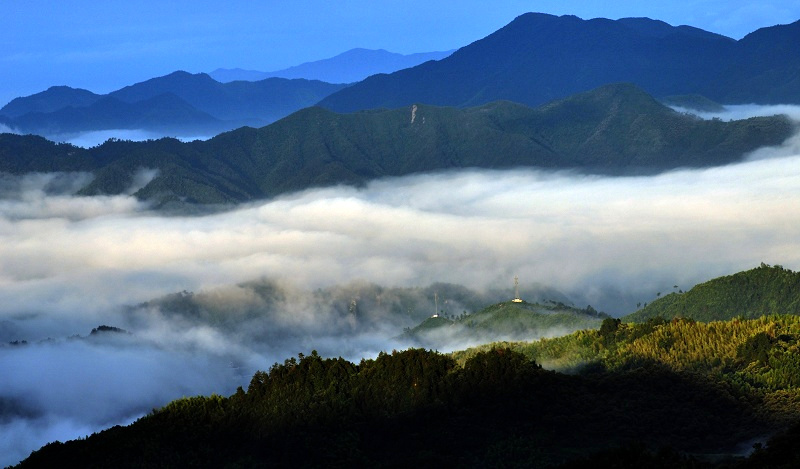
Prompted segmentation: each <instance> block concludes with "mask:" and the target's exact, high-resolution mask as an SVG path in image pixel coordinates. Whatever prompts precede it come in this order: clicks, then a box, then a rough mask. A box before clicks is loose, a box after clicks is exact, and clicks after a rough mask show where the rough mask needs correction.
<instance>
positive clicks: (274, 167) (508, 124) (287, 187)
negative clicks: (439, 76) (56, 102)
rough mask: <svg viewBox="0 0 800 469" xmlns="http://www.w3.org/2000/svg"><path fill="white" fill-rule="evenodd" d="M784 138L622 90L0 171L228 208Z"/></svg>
mask: <svg viewBox="0 0 800 469" xmlns="http://www.w3.org/2000/svg"><path fill="white" fill-rule="evenodd" d="M793 131H794V126H793V124H792V123H791V122H790V121H789V120H788V118H786V117H783V116H774V117H763V118H751V119H747V120H743V121H732V122H725V121H720V120H711V121H706V120H702V119H699V118H697V117H694V116H691V115H687V114H682V113H678V112H676V111H673V110H672V109H670V108H668V107H666V106H664V105H662V104H660V103H659V102H658V101H656V100H655V99H654V98H653V97H651V96H649V95H648V94H646V93H645V92H643V91H642V90H641V89H639V88H637V87H635V86H634V85H630V84H614V85H606V86H603V87H600V88H597V89H595V90H592V91H588V92H584V93H580V94H577V95H575V96H572V97H569V98H566V99H563V100H559V101H555V102H552V103H550V104H547V105H544V106H540V107H538V108H530V107H527V106H523V105H521V104H515V103H511V102H507V101H500V102H494V103H489V104H486V105H483V106H480V107H475V108H467V109H458V108H444V107H434V106H428V105H422V104H420V105H412V106H409V107H405V108H401V109H394V110H378V111H365V112H358V113H352V114H337V113H334V112H332V111H329V110H326V109H323V108H320V107H312V108H307V109H304V110H302V111H299V112H296V113H294V114H292V115H291V116H289V117H287V118H285V119H281V120H280V121H278V122H275V123H274V124H271V125H269V126H266V127H262V128H260V129H253V128H241V129H238V130H235V131H231V132H227V133H223V134H221V135H218V136H217V137H215V138H212V139H210V140H208V141H194V142H189V143H181V142H179V141H177V140H174V139H161V140H154V141H147V142H129V141H109V142H106V143H105V144H103V145H101V146H98V147H94V148H90V149H82V148H76V147H73V146H71V145H56V144H54V143H51V142H48V141H46V140H44V139H42V138H39V137H33V136H19V135H11V134H0V171H4V172H9V173H16V174H20V173H25V172H30V171H91V172H93V173H94V175H95V179H94V180H93V181H92V182H91V183H90V184H89V185H88V186H86V187H84V188H83V189H82V190H81V193H82V194H86V195H92V194H119V193H125V191H126V190H128V189H129V188H130V186H131V183H132V181H133V178H134V175H135V174H137V173H138V172H139V171H140V170H141V169H142V168H148V169H159V170H160V171H159V174H158V176H157V177H156V178H155V179H153V180H152V181H150V183H149V184H147V185H146V186H144V187H143V188H141V189H140V190H139V191H138V192H136V196H137V197H139V198H142V199H148V200H153V201H155V202H156V203H157V204H159V205H161V206H163V205H164V204H167V205H169V203H170V202H177V201H186V202H189V203H236V202H241V201H247V200H253V199H258V198H266V197H272V196H275V195H277V194H281V193H285V192H289V191H295V190H301V189H306V188H309V187H319V186H325V185H332V184H342V183H344V184H361V183H365V182H367V181H369V180H371V179H374V178H379V177H386V176H401V175H407V174H413V173H421V172H425V171H433V170H443V169H453V168H472V167H474V168H515V167H539V168H575V169H579V170H582V171H589V172H598V173H608V174H621V173H641V172H646V173H654V172H658V171H662V170H666V169H671V168H677V167H684V166H685V167H703V166H713V165H719V164H726V163H730V162H735V161H738V160H739V159H740V158H741V156H742V155H743V154H745V153H746V152H749V151H752V150H754V149H756V148H759V147H762V146H765V145H777V144H780V143H782V142H783V141H784V140H785V139H786V138H788V137H789V136H790V135H791V134H792V133H793Z"/></svg>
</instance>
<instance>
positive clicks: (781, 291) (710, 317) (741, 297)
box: [622, 264, 800, 322]
mask: <svg viewBox="0 0 800 469" xmlns="http://www.w3.org/2000/svg"><path fill="white" fill-rule="evenodd" d="M768 314H795V315H800V273H799V272H793V271H791V270H789V269H785V268H783V267H781V266H779V265H776V266H769V265H766V264H761V266H760V267H757V268H755V269H751V270H747V271H744V272H739V273H736V274H733V275H727V276H724V277H719V278H715V279H713V280H709V281H708V282H704V283H701V284H699V285H696V286H695V287H694V288H692V289H691V290H689V291H687V292H685V293H670V294H669V295H665V296H663V297H661V298H659V299H657V300H655V301H653V302H652V303H650V304H648V305H646V306H645V307H644V308H642V309H640V310H638V311H636V312H634V313H632V314H629V315H628V316H625V317H624V318H622V319H623V320H624V321H631V322H644V321H646V320H648V319H652V318H656V317H662V318H666V319H671V318H675V317H684V318H692V319H696V320H698V321H720V320H727V319H733V318H736V317H741V318H755V317H760V316H764V315H768Z"/></svg>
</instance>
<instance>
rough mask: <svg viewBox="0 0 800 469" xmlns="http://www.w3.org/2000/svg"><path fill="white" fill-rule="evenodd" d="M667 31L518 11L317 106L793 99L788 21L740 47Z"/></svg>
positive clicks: (650, 23)
mask: <svg viewBox="0 0 800 469" xmlns="http://www.w3.org/2000/svg"><path fill="white" fill-rule="evenodd" d="M665 25H666V23H663V22H659V21H657V20H650V19H642V18H639V19H622V20H608V19H603V18H595V19H590V20H582V19H580V18H578V17H575V16H569V15H565V16H561V17H557V16H553V15H547V14H542V13H526V14H524V15H520V16H519V17H517V18H515V19H514V20H513V21H512V22H510V23H509V24H507V25H506V26H504V27H503V28H500V29H499V30H497V31H495V32H494V33H492V34H490V35H488V36H486V37H485V38H483V39H480V40H478V41H475V42H473V43H471V44H469V45H467V46H464V47H462V48H460V49H458V50H457V51H456V52H454V53H453V54H452V55H450V56H448V57H446V58H444V59H442V60H440V61H438V62H429V63H425V64H421V65H418V66H417V67H414V68H410V69H406V70H401V71H398V72H395V73H393V74H389V75H377V76H373V77H369V78H367V79H366V80H364V81H362V82H359V83H356V84H354V85H352V86H350V87H348V88H346V89H343V90H340V91H338V92H336V93H333V94H331V95H329V96H327V97H326V98H324V99H323V100H322V101H320V103H319V104H320V105H321V106H323V107H327V108H330V109H332V110H335V111H338V112H352V111H355V110H360V109H371V108H377V107H389V108H394V107H400V106H405V105H410V104H412V103H414V102H417V103H419V102H424V103H427V104H434V105H443V106H458V107H465V106H475V105H479V104H482V103H485V102H490V101H495V100H499V99H506V100H510V101H515V102H519V103H523V104H526V105H529V106H537V105H541V104H543V103H544V102H547V101H550V100H553V99H559V98H563V97H565V96H569V95H572V94H574V93H578V92H582V91H585V90H588V89H592V88H595V87H597V86H601V85H603V84H606V83H613V82H632V83H635V84H636V85H638V86H640V87H641V88H643V89H644V90H645V91H647V92H648V93H650V94H652V95H654V96H656V97H664V96H669V95H685V94H701V95H703V96H705V97H707V98H710V99H712V100H714V101H717V102H727V103H729V104H732V102H730V99H734V98H735V99H744V100H745V101H744V102H760V103H764V104H770V103H777V102H784V103H800V83H797V81H796V80H795V79H793V78H791V77H793V76H795V73H794V72H796V69H797V67H799V66H800V59H798V58H797V57H795V55H796V54H794V53H792V52H791V50H792V49H791V47H793V45H794V44H796V41H795V39H796V37H795V35H794V29H795V28H796V26H795V24H792V25H785V26H784V25H779V26H774V27H771V28H764V29H763V30H760V31H759V32H758V34H756V33H755V32H754V33H752V34H751V35H749V36H746V37H745V38H743V39H742V40H740V41H735V40H733V39H730V38H727V37H725V36H721V35H718V34H715V33H709V32H705V31H703V30H700V29H698V28H691V27H672V26H670V27H669V28H667V27H666V26H665ZM667 26H668V25H667ZM787 31H788V32H787ZM770 46H773V47H774V49H769V47H770ZM754 48H755V49H764V48H767V49H769V50H770V51H771V52H770V54H768V56H774V57H777V58H782V59H784V62H785V66H784V67H783V68H781V69H776V68H775V67H773V66H772V65H771V63H764V62H763V58H761V57H760V56H759V54H753V53H751V52H748V51H749V50H750V49H754ZM743 64H753V65H752V66H751V67H746V68H742V65H743ZM770 71H772V72H773V73H772V74H770V73H769V72H770ZM765 73H766V75H764V74H765ZM762 75H764V76H768V77H770V78H771V79H772V80H773V85H774V83H785V84H784V85H782V86H781V87H779V89H778V90H774V89H773V87H770V86H767V83H766V81H765V80H766V79H765V78H764V77H762ZM758 77H762V79H760V80H756V81H753V79H754V78H758ZM782 78H783V80H782V81H781V79H782ZM759 97H761V98H760V99H753V98H759Z"/></svg>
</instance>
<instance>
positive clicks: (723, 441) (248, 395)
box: [19, 316, 800, 468]
mask: <svg viewBox="0 0 800 469" xmlns="http://www.w3.org/2000/svg"><path fill="white" fill-rule="evenodd" d="M798 338H800V317H796V316H772V317H765V318H759V319H754V320H732V321H726V322H713V323H709V324H704V323H699V322H694V321H691V320H687V319H680V320H679V319H676V320H673V321H671V322H664V321H656V320H653V321H648V322H647V323H644V324H624V323H621V322H620V321H619V320H616V319H612V318H607V319H605V320H604V322H603V324H602V325H601V327H600V328H599V329H598V330H586V331H581V332H576V333H574V334H572V335H569V336H565V337H562V338H558V339H544V340H541V341H538V342H532V343H507V344H504V345H503V346H501V347H498V346H497V345H494V346H486V347H483V348H481V349H471V350H467V351H464V352H459V353H455V354H453V355H443V354H439V353H436V352H429V351H424V350H421V349H409V350H406V351H401V352H397V351H394V352H392V353H391V354H387V353H381V354H380V355H379V356H378V357H377V358H375V359H371V360H362V361H361V362H360V363H358V364H355V363H350V362H348V361H346V360H343V359H341V358H336V359H333V358H324V357H321V356H319V355H318V354H316V353H315V352H312V353H311V354H310V355H308V356H303V355H300V356H299V357H297V358H292V359H288V360H286V361H285V362H284V363H282V364H275V365H274V366H272V367H271V368H270V369H269V370H268V371H260V372H257V373H256V374H255V375H254V376H253V378H252V380H251V381H250V384H249V386H248V387H247V389H242V388H240V389H239V390H237V392H236V393H235V394H233V395H232V396H230V397H221V396H209V397H192V398H184V399H179V400H177V401H174V402H172V403H171V404H169V405H167V406H165V407H164V408H162V409H158V410H154V411H153V412H152V413H151V414H149V415H147V416H145V417H142V418H141V419H139V420H138V421H136V422H135V423H133V424H131V425H130V426H128V427H114V428H111V429H108V430H105V431H103V432H100V433H98V434H95V435H92V436H89V437H88V438H86V439H81V440H77V441H70V442H66V443H60V442H54V443H50V444H48V445H46V446H45V447H43V448H42V449H40V450H38V451H36V452H34V453H33V454H32V455H31V456H30V457H29V458H28V459H27V460H25V461H24V462H23V463H21V464H20V465H19V467H23V468H24V467H47V466H50V465H53V464H56V465H75V466H81V467H107V466H109V465H113V466H115V467H151V466H160V467H173V466H181V467H186V466H197V467H331V466H336V467H377V466H388V467H409V466H420V465H422V466H430V465H433V464H437V465H448V466H458V467H487V466H490V467H494V466H502V467H557V466H559V465H562V464H568V466H567V467H588V465H590V464H592V463H593V462H594V464H595V467H597V466H596V464H598V463H597V461H608V460H610V459H613V460H616V461H619V465H618V467H641V464H642V462H643V461H644V462H647V464H646V465H648V466H652V467H720V466H719V465H718V464H716V463H712V462H711V459H709V458H710V457H711V458H713V459H714V460H716V461H719V460H722V461H723V462H724V464H725V466H724V467H739V466H741V467H755V466H752V464H754V463H753V461H764V460H778V461H782V460H787V458H791V457H795V458H796V457H797V451H796V448H797V447H798V446H797V445H794V446H793V447H791V446H790V447H789V448H788V449H787V441H789V442H792V441H795V442H796V441H797V439H796V438H797V437H796V435H797V433H798V432H797V430H796V429H794V428H793V427H791V422H794V421H797V420H798V419H800V383H798V382H797V379H798V378H797V377H798V376H800V361H799V360H798V359H797V358H796V357H797V356H798V347H799V346H800V344H798ZM538 363H544V364H550V365H548V366H551V365H552V364H556V365H557V367H558V368H559V369H562V368H569V369H571V373H569V374H564V373H562V372H558V371H548V370H546V369H544V368H542V367H541V366H539V365H538ZM783 430H788V431H789V433H785V434H779V436H777V437H776V439H774V440H773V442H774V446H773V445H772V444H770V445H767V446H764V445H763V444H762V443H758V446H759V447H761V449H760V450H758V451H756V454H755V455H754V456H752V459H751V460H744V459H742V458H740V457H739V458H737V457H736V456H735V454H739V453H741V452H745V451H746V450H747V449H748V448H749V447H750V446H752V445H753V442H761V441H762V440H765V439H766V437H767V436H768V435H770V434H774V433H776V432H781V431H783ZM664 448H668V449H664ZM726 454H727V455H734V456H725V455H726ZM710 455H713V456H710ZM637 464H638V465H637ZM748 465H751V466H748ZM778 467H779V466H778ZM786 467H791V466H786Z"/></svg>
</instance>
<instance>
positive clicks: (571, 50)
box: [0, 13, 800, 140]
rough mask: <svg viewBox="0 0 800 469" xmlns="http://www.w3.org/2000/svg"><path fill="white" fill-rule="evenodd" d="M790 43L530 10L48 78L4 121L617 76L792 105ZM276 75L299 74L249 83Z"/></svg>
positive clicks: (469, 96)
mask: <svg viewBox="0 0 800 469" xmlns="http://www.w3.org/2000/svg"><path fill="white" fill-rule="evenodd" d="M797 44H800V22H795V23H792V24H789V25H779V26H773V27H769V28H763V29H759V30H758V31H755V32H753V33H751V34H749V35H747V36H746V37H744V38H743V39H741V40H739V41H736V40H733V39H731V38H728V37H724V36H720V35H718V34H714V33H710V32H707V31H703V30H701V29H697V28H693V27H689V26H670V25H668V24H666V23H664V22H661V21H656V20H651V19H648V18H623V19H620V20H607V19H592V20H582V19H580V18H577V17H574V16H561V17H557V16H552V15H546V14H539V13H528V14H525V15H522V16H520V17H518V18H516V19H515V20H514V21H512V22H511V23H509V24H508V25H507V26H505V27H503V28H501V29H500V30H498V31H496V32H494V33H493V34H490V35H489V36H487V37H485V38H483V39H481V40H478V41H476V42H474V43H472V44H469V45H467V46H465V47H462V48H461V49H458V50H457V51H455V52H453V53H452V54H451V52H450V51H446V52H431V53H423V54H411V55H400V54H393V53H390V52H387V51H384V50H366V49H353V50H350V51H347V52H345V53H343V54H340V55H338V56H336V57H333V58H330V59H326V60H320V61H316V62H308V63H305V64H301V65H298V66H296V67H291V68H288V69H285V70H280V71H277V72H270V73H267V74H263V75H262V74H260V72H252V71H243V70H222V69H219V70H216V71H214V72H212V75H214V77H215V78H217V79H218V80H220V81H229V80H237V81H230V82H227V83H221V82H220V81H217V80H215V79H214V78H212V77H211V76H209V75H207V74H203V73H200V74H194V75H192V74H189V73H186V72H175V73H172V74H170V75H167V76H163V77H159V78H153V79H151V80H147V81H145V82H142V83H137V84H134V85H131V86H128V87H125V88H122V89H120V90H117V91H114V92H112V93H109V94H107V95H97V94H94V93H92V92H90V91H87V90H79V89H72V88H67V87H63V86H62V87H53V88H50V89H48V90H46V91H44V92H41V93H37V94H35V95H32V96H27V97H20V98H16V99H14V100H13V101H11V102H10V103H8V104H7V105H5V106H4V107H3V108H2V109H0V124H2V125H5V126H8V127H10V128H12V129H15V130H16V131H18V132H20V133H34V134H39V135H44V136H47V137H51V138H56V139H59V140H63V138H61V137H62V136H63V135H64V134H74V133H79V132H83V131H93V130H109V129H137V130H145V131H153V132H156V133H157V134H158V135H184V136H186V135H189V136H196V135H215V134H217V133H220V132H223V131H227V130H232V129H235V128H238V127H242V126H251V127H261V126H264V125H266V124H269V123H271V122H274V121H276V120H278V119H280V118H282V117H285V116H287V115H289V114H291V113H292V112H295V111H297V110H299V109H302V108H306V107H309V106H313V105H316V104H319V105H320V106H321V107H324V108H326V109H330V110H332V111H335V112H353V111H358V110H367V109H381V108H388V109H398V108H401V107H404V106H410V105H412V104H418V105H419V104H426V105H432V106H454V107H461V108H465V107H473V106H479V105H483V104H486V103H490V102H494V101H498V100H505V101H512V102H516V103H519V104H524V105H527V106H539V105H542V104H544V103H547V102H550V101H553V100H557V99H563V98H566V97H567V96H571V95H573V94H576V93H580V92H584V91H587V90H591V89H594V88H596V87H599V86H602V85H605V84H609V83H621V82H626V83H633V84H635V85H637V86H638V87H640V88H642V89H643V90H645V91H646V92H647V93H649V94H651V95H653V96H655V97H657V98H658V99H663V100H664V101H665V102H671V103H675V102H677V103H684V104H685V103H687V102H689V103H695V104H698V103H699V105H700V106H702V107H704V108H705V109H708V106H715V104H714V103H715V102H716V103H729V104H734V103H760V104H770V103H773V104H774V103H783V104H791V103H800V54H797V53H796V48H797ZM434 59H439V60H434ZM404 67H410V68H404ZM378 72H380V73H378ZM388 72H393V73H388ZM271 75H279V76H283V77H289V78H294V77H302V78H295V79H291V80H290V79H287V78H266V79H261V80H259V81H246V80H254V79H259V78H262V77H264V76H271ZM367 75H370V76H368V77H366V76H367ZM364 77H366V78H364ZM307 78H321V79H325V80H326V81H328V82H353V81H357V83H355V84H352V85H349V86H348V85H344V84H331V83H328V82H322V81H315V80H308V79H307ZM362 78H364V79H363V80H361V79H362ZM358 80H361V81H358ZM675 96H677V98H675ZM687 97H689V98H688V101H687Z"/></svg>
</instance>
